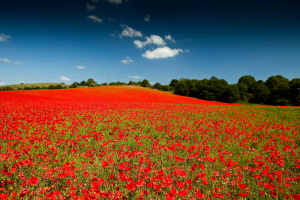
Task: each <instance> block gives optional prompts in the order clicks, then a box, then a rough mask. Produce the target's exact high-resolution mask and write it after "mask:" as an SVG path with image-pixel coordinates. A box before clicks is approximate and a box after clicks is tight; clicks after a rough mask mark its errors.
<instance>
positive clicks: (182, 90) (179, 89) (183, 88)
mask: <svg viewBox="0 0 300 200" xmlns="http://www.w3.org/2000/svg"><path fill="white" fill-rule="evenodd" d="M186 80H187V79H180V80H179V82H178V83H177V85H176V88H175V92H174V93H175V94H178V95H182V96H188V95H189V88H188V86H187V84H186Z"/></svg>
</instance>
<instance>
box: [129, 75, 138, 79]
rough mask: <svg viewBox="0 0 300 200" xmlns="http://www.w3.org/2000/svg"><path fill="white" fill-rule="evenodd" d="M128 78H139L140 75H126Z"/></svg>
mask: <svg viewBox="0 0 300 200" xmlns="http://www.w3.org/2000/svg"><path fill="white" fill-rule="evenodd" d="M128 77H129V78H135V79H140V78H141V77H140V76H138V75H136V76H128Z"/></svg>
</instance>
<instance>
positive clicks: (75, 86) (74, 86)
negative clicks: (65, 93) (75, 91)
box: [69, 82, 77, 88]
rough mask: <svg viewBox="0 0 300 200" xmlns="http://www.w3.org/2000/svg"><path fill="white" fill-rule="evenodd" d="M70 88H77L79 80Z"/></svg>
mask: <svg viewBox="0 0 300 200" xmlns="http://www.w3.org/2000/svg"><path fill="white" fill-rule="evenodd" d="M69 88H77V82H74V83H72V85H70V87H69Z"/></svg>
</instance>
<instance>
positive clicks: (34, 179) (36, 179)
mask: <svg viewBox="0 0 300 200" xmlns="http://www.w3.org/2000/svg"><path fill="white" fill-rule="evenodd" d="M38 182H39V179H38V178H37V177H31V178H30V179H29V180H28V184H29V185H36V184H38Z"/></svg>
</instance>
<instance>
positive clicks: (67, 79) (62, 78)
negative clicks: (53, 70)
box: [59, 76, 71, 81]
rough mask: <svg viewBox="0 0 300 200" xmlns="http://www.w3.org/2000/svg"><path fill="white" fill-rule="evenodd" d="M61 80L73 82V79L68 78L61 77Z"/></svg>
mask: <svg viewBox="0 0 300 200" xmlns="http://www.w3.org/2000/svg"><path fill="white" fill-rule="evenodd" d="M59 78H60V79H61V80H63V81H71V79H69V78H67V77H65V76H60V77H59Z"/></svg>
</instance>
